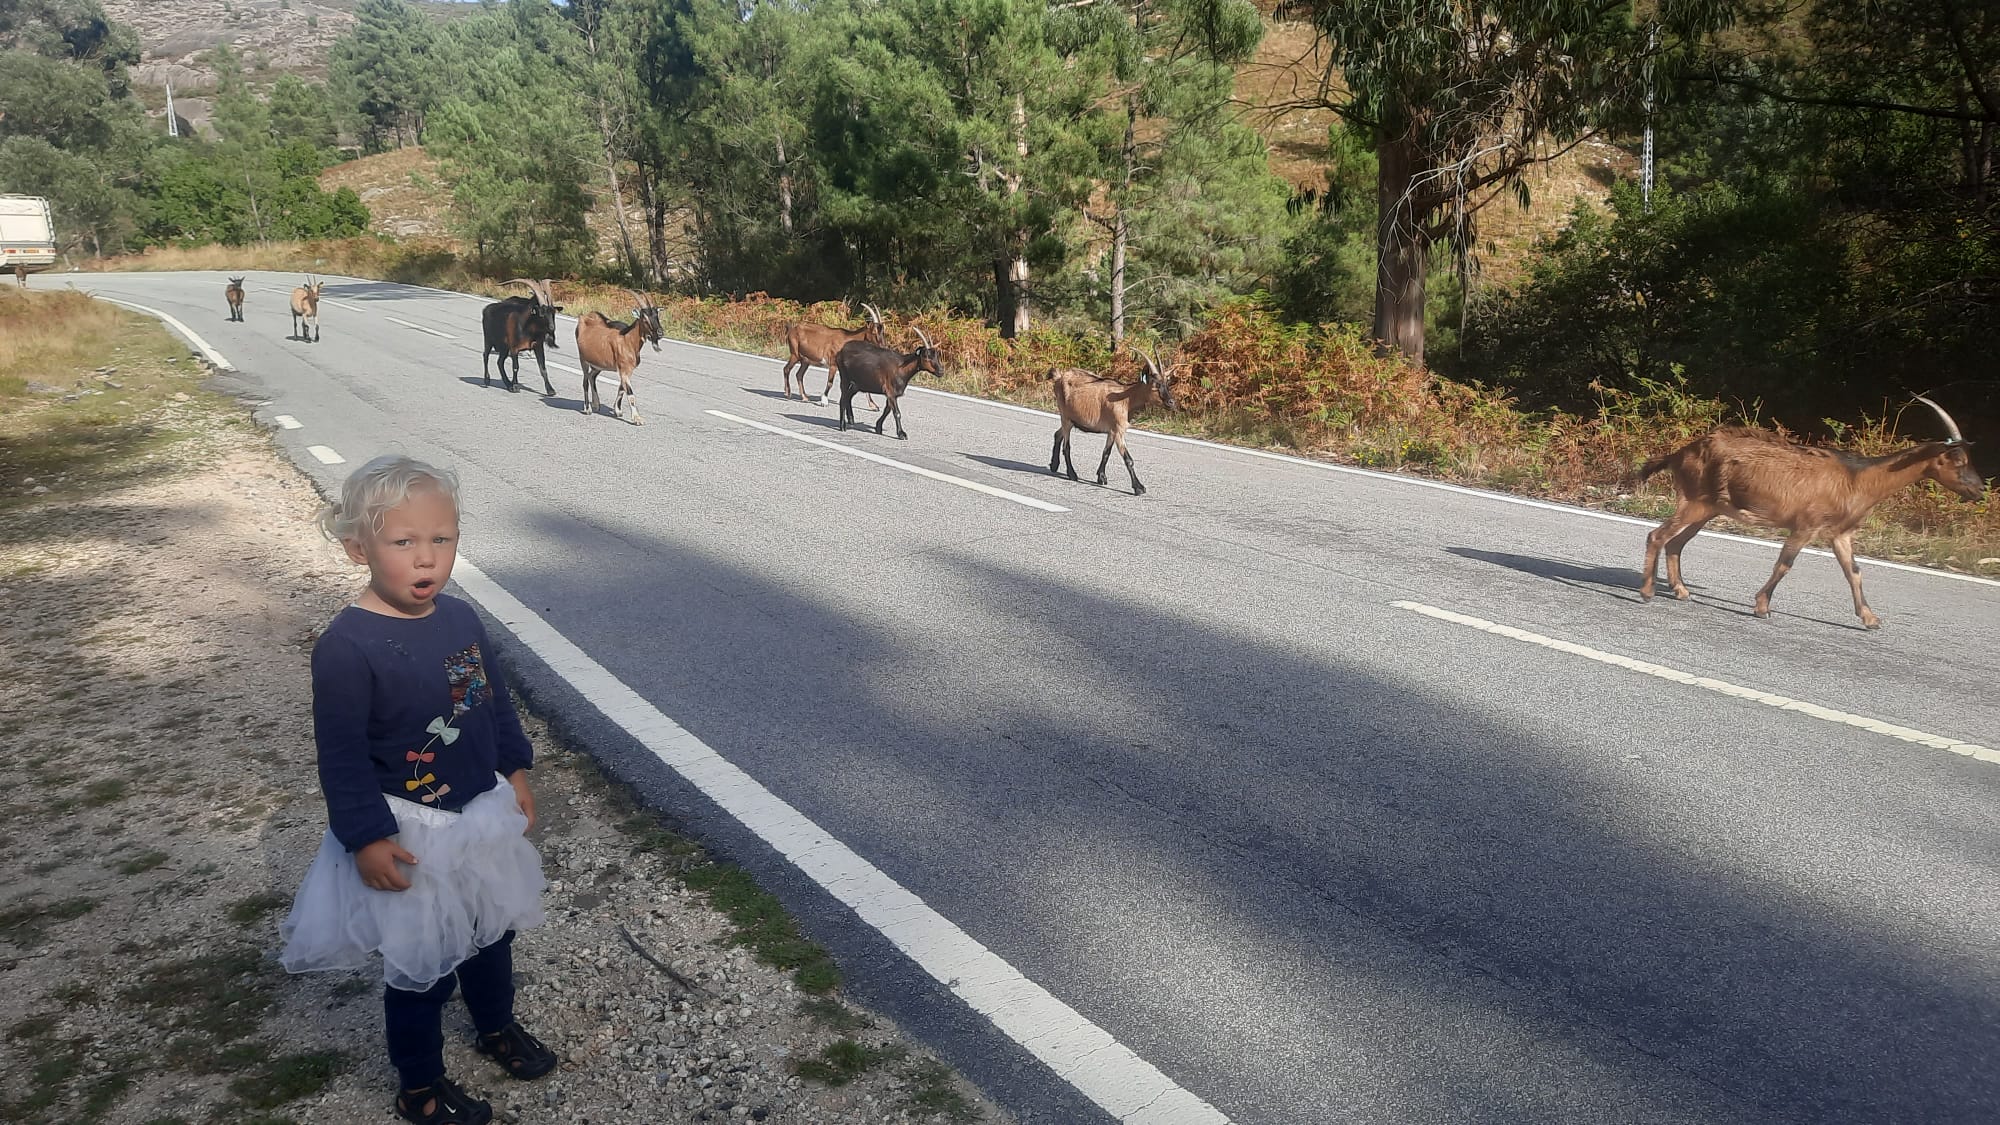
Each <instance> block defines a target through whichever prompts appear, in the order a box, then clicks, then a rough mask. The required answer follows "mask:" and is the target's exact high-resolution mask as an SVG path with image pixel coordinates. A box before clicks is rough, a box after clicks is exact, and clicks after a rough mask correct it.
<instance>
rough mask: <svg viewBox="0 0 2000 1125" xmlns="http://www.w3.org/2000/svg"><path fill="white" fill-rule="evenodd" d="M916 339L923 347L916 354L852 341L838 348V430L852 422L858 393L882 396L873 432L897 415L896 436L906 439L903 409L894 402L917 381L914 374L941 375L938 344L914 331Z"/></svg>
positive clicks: (836, 361) (922, 332) (920, 330)
mask: <svg viewBox="0 0 2000 1125" xmlns="http://www.w3.org/2000/svg"><path fill="white" fill-rule="evenodd" d="M916 333H917V338H918V339H919V340H922V341H923V344H922V345H921V346H919V347H918V348H917V350H916V351H913V352H910V353H909V354H907V355H905V354H903V353H901V352H898V351H897V350H896V349H894V348H885V347H883V346H882V345H880V344H871V343H869V342H868V341H866V340H854V341H851V342H849V343H847V344H845V345H843V346H842V347H841V349H840V355H839V356H838V357H837V358H836V359H835V361H834V362H835V364H836V365H837V366H838V367H839V369H840V428H841V429H843V430H844V429H846V428H847V426H848V423H850V422H852V421H854V396H855V395H856V394H858V393H861V392H864V391H865V392H867V393H869V394H877V395H881V396H882V397H883V398H885V399H887V400H888V403H889V404H888V405H887V406H884V407H883V408H882V414H881V416H880V417H878V418H876V419H875V432H876V433H878V434H879V433H881V432H882V423H883V421H884V420H886V419H887V418H888V417H889V415H891V414H894V415H895V416H896V437H897V438H899V439H900V438H907V437H909V436H910V435H908V434H906V433H904V432H903V408H902V406H901V405H899V404H898V403H897V401H896V400H897V399H899V398H901V397H902V396H903V389H904V388H906V387H908V386H909V385H910V380H911V379H914V378H916V375H917V372H919V371H928V372H930V373H931V374H933V375H940V376H941V375H943V374H944V372H943V371H941V370H939V368H938V350H937V345H935V344H933V343H931V338H930V337H929V336H926V335H924V330H923V329H921V328H918V329H916Z"/></svg>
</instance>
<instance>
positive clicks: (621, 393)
mask: <svg viewBox="0 0 2000 1125" xmlns="http://www.w3.org/2000/svg"><path fill="white" fill-rule="evenodd" d="M626 399H630V400H632V424H633V425H635V426H643V425H645V424H646V420H645V419H644V418H641V417H640V416H639V392H638V391H636V390H633V389H632V380H631V379H630V378H628V377H626V375H625V374H624V373H623V372H620V373H619V375H618V402H619V404H620V405H619V407H618V416H619V417H620V418H623V417H624V416H625V407H624V405H623V404H624V402H625V400H626Z"/></svg>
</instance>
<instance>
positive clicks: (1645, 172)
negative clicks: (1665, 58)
mask: <svg viewBox="0 0 2000 1125" xmlns="http://www.w3.org/2000/svg"><path fill="white" fill-rule="evenodd" d="M1659 45H1660V25H1659V24H1654V25H1653V28H1652V30H1651V31H1649V32H1648V33H1647V34H1646V62H1645V72H1646V73H1645V78H1646V93H1645V98H1644V101H1642V102H1641V103H1640V104H1642V105H1643V106H1644V107H1645V109H1646V143H1645V147H1644V149H1643V150H1641V152H1640V154H1639V201H1640V205H1641V206H1642V207H1643V208H1644V209H1645V211H1646V213H1647V214H1649V215H1650V214H1652V212H1653V52H1654V51H1655V50H1657V49H1658V48H1659Z"/></svg>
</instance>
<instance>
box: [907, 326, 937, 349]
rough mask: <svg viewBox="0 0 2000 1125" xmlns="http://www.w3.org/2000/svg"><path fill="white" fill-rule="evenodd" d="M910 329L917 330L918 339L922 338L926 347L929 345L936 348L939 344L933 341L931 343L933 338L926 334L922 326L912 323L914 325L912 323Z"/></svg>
mask: <svg viewBox="0 0 2000 1125" xmlns="http://www.w3.org/2000/svg"><path fill="white" fill-rule="evenodd" d="M910 330H911V331H912V332H915V333H916V334H917V339H919V340H922V341H923V342H924V346H925V347H927V348H935V347H937V345H936V344H933V343H931V338H930V337H929V336H926V335H924V330H923V329H921V328H918V327H917V326H916V325H914V324H912V325H910Z"/></svg>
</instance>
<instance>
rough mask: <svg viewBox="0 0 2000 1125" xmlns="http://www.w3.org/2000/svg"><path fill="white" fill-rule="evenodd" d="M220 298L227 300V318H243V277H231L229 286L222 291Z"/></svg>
mask: <svg viewBox="0 0 2000 1125" xmlns="http://www.w3.org/2000/svg"><path fill="white" fill-rule="evenodd" d="M222 299H223V300H225V301H228V302H229V319H231V320H242V319H243V279H242V278H240V277H232V278H230V279H229V286H228V287H227V288H225V289H224V290H223V291H222Z"/></svg>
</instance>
